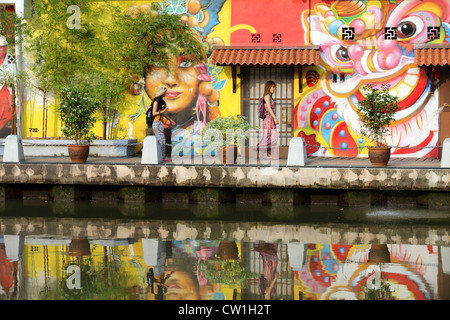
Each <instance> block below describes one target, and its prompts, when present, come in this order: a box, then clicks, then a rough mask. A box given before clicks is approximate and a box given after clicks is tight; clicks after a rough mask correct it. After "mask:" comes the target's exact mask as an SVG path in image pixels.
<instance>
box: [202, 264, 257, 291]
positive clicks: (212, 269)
mask: <svg viewBox="0 0 450 320" xmlns="http://www.w3.org/2000/svg"><path fill="white" fill-rule="evenodd" d="M198 270H199V274H200V275H201V276H202V277H204V278H206V279H208V280H209V281H210V282H212V283H219V284H222V285H227V286H229V287H238V286H239V287H241V288H243V287H245V286H246V283H247V280H249V279H257V278H258V277H259V275H258V274H257V273H254V272H249V271H248V270H247V268H246V267H245V266H243V265H242V262H241V261H240V260H235V259H231V260H230V259H219V258H217V259H208V260H200V261H199V262H198Z"/></svg>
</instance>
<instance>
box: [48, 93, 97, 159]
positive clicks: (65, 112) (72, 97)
mask: <svg viewBox="0 0 450 320" xmlns="http://www.w3.org/2000/svg"><path fill="white" fill-rule="evenodd" d="M98 107H99V103H98V102H97V101H95V100H93V99H92V98H91V97H89V95H88V94H86V93H85V92H83V91H82V90H80V89H78V88H76V87H67V88H63V89H61V100H60V102H59V105H58V108H57V111H58V115H59V117H60V119H61V121H62V122H63V127H62V132H63V134H64V135H65V136H66V137H68V138H69V139H73V140H75V144H70V145H68V146H67V147H68V150H69V157H70V159H71V160H72V162H74V163H83V162H86V160H87V158H88V156H89V143H90V142H91V141H92V140H93V139H94V135H93V133H92V132H91V131H90V130H91V128H92V127H93V126H94V124H95V118H94V117H93V115H94V113H95V112H96V111H97V109H98Z"/></svg>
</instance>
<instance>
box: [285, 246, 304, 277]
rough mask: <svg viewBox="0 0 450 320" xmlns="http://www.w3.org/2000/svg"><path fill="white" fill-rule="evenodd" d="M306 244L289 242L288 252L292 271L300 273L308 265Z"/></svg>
mask: <svg viewBox="0 0 450 320" xmlns="http://www.w3.org/2000/svg"><path fill="white" fill-rule="evenodd" d="M306 250H307V247H306V244H305V243H301V242H288V244H287V252H288V257H289V265H290V266H291V268H292V270H294V271H300V270H301V269H302V268H303V265H304V264H305V263H306Z"/></svg>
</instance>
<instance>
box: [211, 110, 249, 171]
mask: <svg viewBox="0 0 450 320" xmlns="http://www.w3.org/2000/svg"><path fill="white" fill-rule="evenodd" d="M256 128H257V127H255V126H252V125H250V124H249V123H248V121H247V118H246V117H244V116H241V115H237V116H228V117H218V118H216V119H213V120H211V121H210V122H208V125H207V126H206V127H205V128H203V140H209V141H210V142H209V143H210V146H212V147H215V148H216V151H217V154H218V155H219V156H221V157H222V159H223V163H224V164H230V163H236V158H237V153H238V146H239V144H240V143H241V142H242V141H243V140H245V139H248V130H250V129H256ZM218 137H221V139H219V138H218ZM227 154H228V157H227ZM227 159H229V161H227ZM231 159H233V162H231Z"/></svg>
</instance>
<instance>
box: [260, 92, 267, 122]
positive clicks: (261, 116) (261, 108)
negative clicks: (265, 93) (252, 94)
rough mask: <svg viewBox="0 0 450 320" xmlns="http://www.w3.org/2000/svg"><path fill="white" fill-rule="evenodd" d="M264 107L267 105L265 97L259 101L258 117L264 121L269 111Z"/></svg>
mask: <svg viewBox="0 0 450 320" xmlns="http://www.w3.org/2000/svg"><path fill="white" fill-rule="evenodd" d="M264 105H265V102H264V97H262V98H261V99H260V100H259V103H258V117H259V118H260V119H263V120H264V118H265V117H266V115H267V110H266V107H265V106H264Z"/></svg>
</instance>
